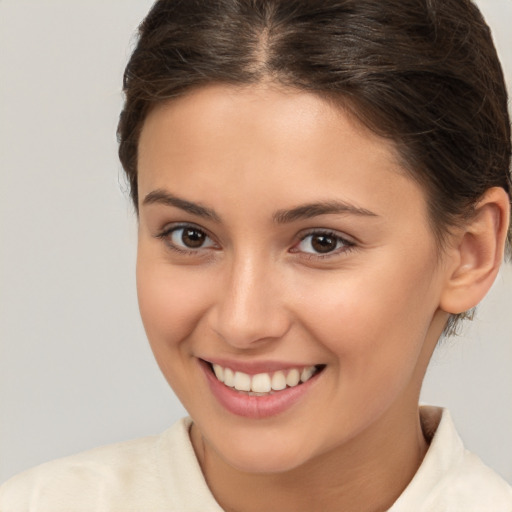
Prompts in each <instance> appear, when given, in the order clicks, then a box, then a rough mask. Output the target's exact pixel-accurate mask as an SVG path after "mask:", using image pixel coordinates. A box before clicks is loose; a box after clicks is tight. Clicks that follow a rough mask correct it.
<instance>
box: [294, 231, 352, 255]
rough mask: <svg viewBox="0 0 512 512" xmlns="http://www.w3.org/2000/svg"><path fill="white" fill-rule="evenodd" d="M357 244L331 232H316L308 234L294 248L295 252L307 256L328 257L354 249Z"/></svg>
mask: <svg viewBox="0 0 512 512" xmlns="http://www.w3.org/2000/svg"><path fill="white" fill-rule="evenodd" d="M354 245H355V244H354V243H353V242H350V241H348V240H345V239H344V238H342V237H341V236H340V235H337V234H335V233H332V232H329V231H316V232H313V233H308V234H307V235H306V236H304V237H303V238H302V239H301V240H300V242H299V243H298V244H297V245H296V246H295V247H294V248H293V252H303V253H306V254H313V255H314V254H317V255H328V254H330V253H335V252H343V251H346V250H349V249H350V248H352V247H353V246H354Z"/></svg>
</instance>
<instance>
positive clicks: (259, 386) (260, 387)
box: [251, 373, 272, 393]
mask: <svg viewBox="0 0 512 512" xmlns="http://www.w3.org/2000/svg"><path fill="white" fill-rule="evenodd" d="M271 389H272V384H271V381H270V375H269V374H268V373H258V374H256V375H254V376H253V378H252V385H251V391H255V392H256V393H268V392H269V391H270V390H271Z"/></svg>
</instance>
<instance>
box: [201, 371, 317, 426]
mask: <svg viewBox="0 0 512 512" xmlns="http://www.w3.org/2000/svg"><path fill="white" fill-rule="evenodd" d="M200 366H201V368H202V370H203V373H204V374H205V376H206V380H207V381H208V384H209V386H210V389H211V391H212V393H213V395H214V396H215V398H216V399H217V400H218V401H219V403H220V404H221V405H222V406H223V407H224V408H225V409H227V410H228V411H229V412H231V413H233V414H236V415H237V416H243V417H244V418H254V419H262V418H269V417H270V416H276V415H278V414H281V413H283V412H284V411H286V410H287V409H289V408H290V407H292V406H293V405H294V404H295V403H297V402H298V401H299V400H301V399H302V398H303V397H304V396H305V395H306V394H307V393H308V392H309V391H310V389H311V388H312V386H314V385H315V383H316V381H317V380H318V377H320V375H321V374H322V373H323V372H319V373H317V374H315V375H314V376H313V377H311V378H310V379H309V380H308V381H306V382H304V383H303V384H299V385H298V386H295V387H293V388H286V389H283V390H282V391H276V392H274V393H273V394H272V395H264V396H251V395H248V394H246V393H243V392H239V391H237V390H235V389H234V388H230V387H228V386H225V385H224V384H223V383H222V382H220V381H219V380H217V378H216V377H215V375H214V374H213V372H212V370H211V369H210V366H209V365H208V363H205V362H204V361H200Z"/></svg>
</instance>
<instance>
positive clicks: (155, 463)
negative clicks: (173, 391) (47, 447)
mask: <svg viewBox="0 0 512 512" xmlns="http://www.w3.org/2000/svg"><path fill="white" fill-rule="evenodd" d="M187 429H188V425H187V420H181V421H179V422H178V423H176V424H175V425H174V426H173V427H171V428H170V429H168V430H166V431H165V432H163V433H162V434H160V435H157V436H150V437H144V438H141V439H136V440H132V441H126V442H122V443H116V444H112V445H108V446H103V447H99V448H95V449H93V450H88V451H86V452H82V453H79V454H77V455H73V456H70V457H65V458H62V459H58V460H54V461H51V462H47V463H45V464H42V465H40V466H37V467H35V468H32V469H30V470H28V471H25V472H23V473H20V474H19V475H16V476H14V477H13V478H11V479H10V480H8V481H7V482H6V483H5V484H3V485H2V486H1V487H0V510H2V512H11V511H12V512H21V511H23V510H31V511H32V510H34V511H37V512H39V511H41V512H43V511H44V512H46V511H50V510H51V511H52V512H54V511H55V512H57V511H64V510H65V511H66V512H70V511H82V510H83V511H90V510H97V509H99V508H101V509H102V510H103V509H107V510H110V509H112V510H126V511H128V510H134V507H136V503H137V502H138V501H139V497H143V498H142V499H143V500H144V503H145V504H146V505H151V506H154V508H153V509H154V510H157V509H158V508H157V507H159V506H162V507H163V506H164V503H169V501H168V496H167V495H166V493H167V492H169V491H171V492H172V490H171V489H169V488H168V486H166V485H164V484H163V480H164V478H165V477H167V473H169V471H171V472H172V471H173V459H174V458H175V459H176V460H177V461H179V462H176V463H177V465H178V466H180V465H182V464H183V461H184V460H185V461H186V460H187V458H188V456H189V455H190V454H188V453H187V442H188V435H187V432H188V430H187ZM188 443H189V442H188ZM189 444H190V443H189ZM183 451H185V453H183ZM164 473H165V475H164ZM165 479H166V480H168V479H167V478H165ZM148 497H150V498H149V500H150V501H148ZM155 507H156V508H155Z"/></svg>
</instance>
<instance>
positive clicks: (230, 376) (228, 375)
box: [224, 368, 235, 388]
mask: <svg viewBox="0 0 512 512" xmlns="http://www.w3.org/2000/svg"><path fill="white" fill-rule="evenodd" d="M224 384H226V386H229V387H230V388H234V387H235V374H234V373H233V370H231V369H230V368H224Z"/></svg>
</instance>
